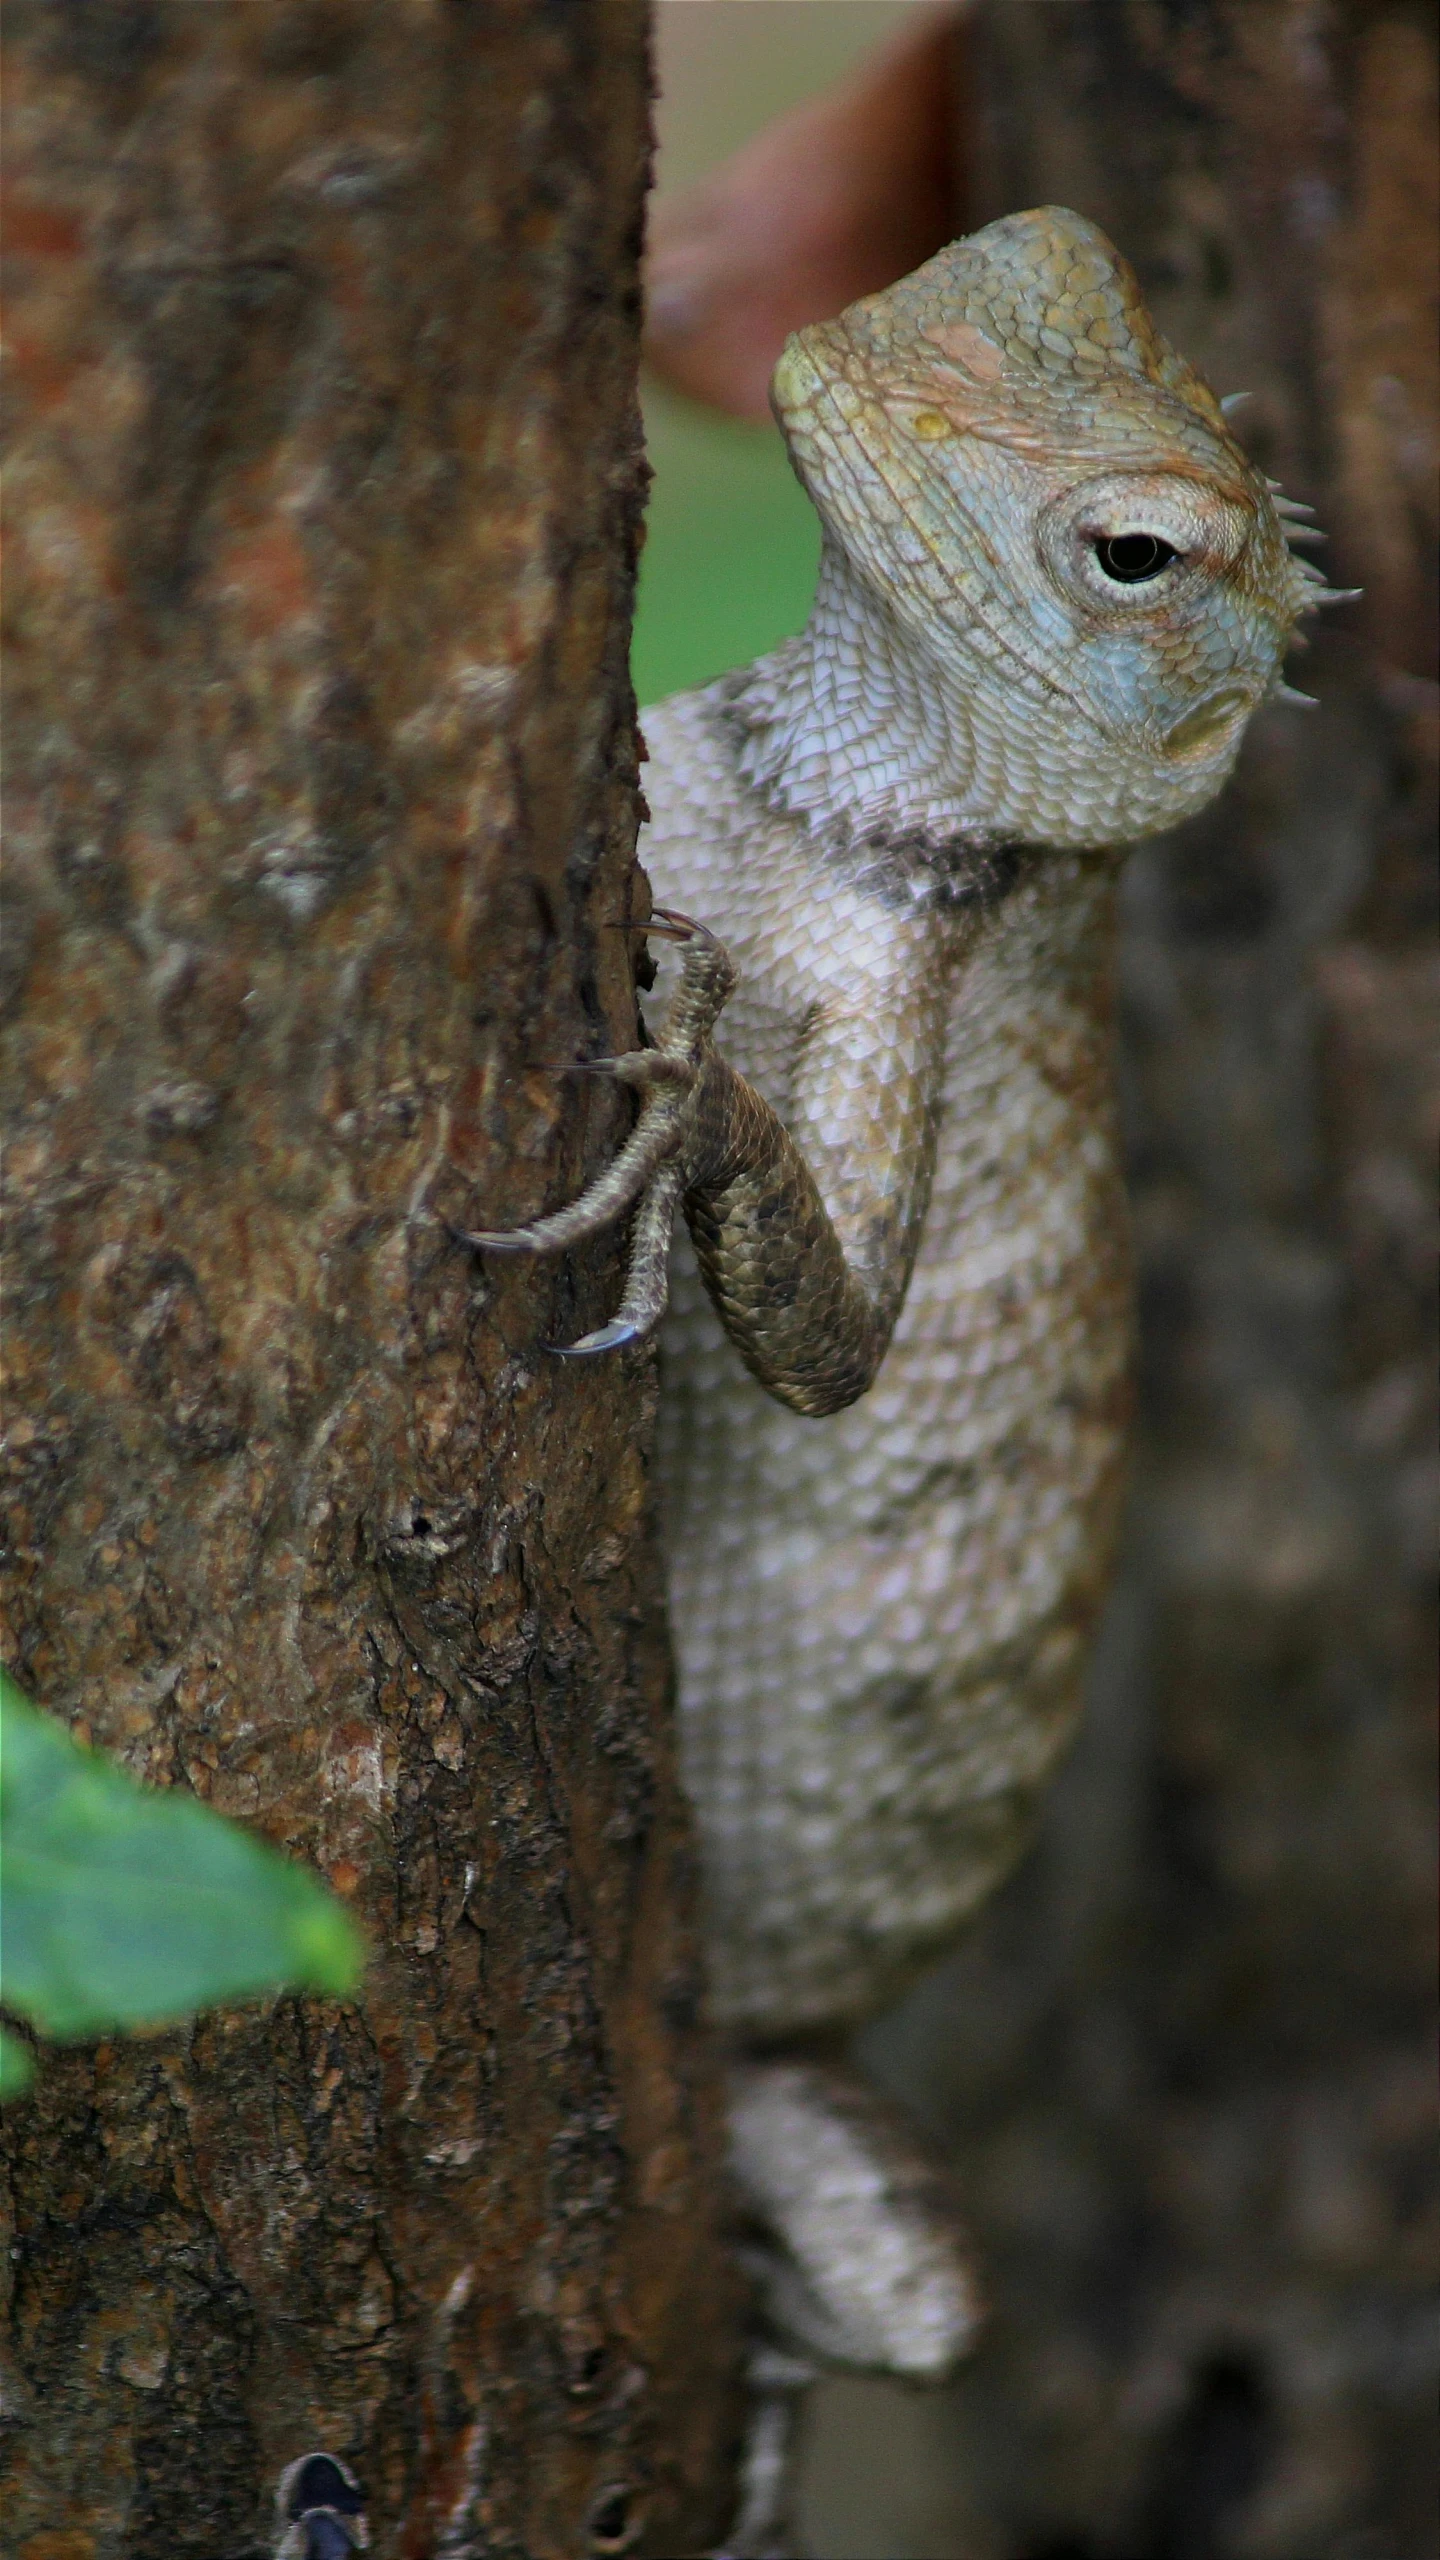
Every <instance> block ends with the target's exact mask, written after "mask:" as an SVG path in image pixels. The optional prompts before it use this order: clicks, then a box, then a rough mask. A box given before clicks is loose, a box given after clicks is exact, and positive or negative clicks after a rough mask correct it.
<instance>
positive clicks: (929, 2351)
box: [729, 2061, 981, 2382]
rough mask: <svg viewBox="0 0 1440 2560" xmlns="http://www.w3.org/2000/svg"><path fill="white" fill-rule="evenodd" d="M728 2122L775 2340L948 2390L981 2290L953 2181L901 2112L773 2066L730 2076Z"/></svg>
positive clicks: (781, 2064) (826, 2075)
mask: <svg viewBox="0 0 1440 2560" xmlns="http://www.w3.org/2000/svg"><path fill="white" fill-rule="evenodd" d="M729 2114H730V2142H731V2151H732V2157H733V2160H734V2166H735V2171H736V2175H737V2177H738V2179H739V2183H740V2186H741V2189H742V2191H743V2192H744V2194H745V2196H746V2199H747V2201H748V2203H749V2205H750V2208H751V2211H752V2213H753V2215H754V2217H755V2221H756V2223H757V2225H758V2228H759V2234H760V2237H759V2241H758V2245H757V2246H756V2247H755V2249H754V2250H753V2253H751V2254H752V2266H753V2271H754V2273H755V2274H756V2276H757V2277H758V2280H759V2284H760V2289H761V2302H762V2307H763V2309H764V2312H765V2316H766V2321H767V2324H768V2326H769V2328H770V2330H771V2333H772V2334H773V2335H774V2336H775V2337H776V2338H777V2339H778V2340H779V2341H780V2342H781V2343H782V2344H783V2345H784V2346H785V2347H786V2348H788V2349H791V2350H792V2351H795V2352H798V2353H799V2354H801V2355H809V2356H814V2357H817V2358H818V2359H819V2360H820V2362H821V2363H823V2364H826V2365H829V2366H832V2367H834V2366H840V2367H842V2368H848V2369H849V2370H850V2371H851V2372H861V2373H888V2374H893V2375H895V2376H896V2377H897V2378H898V2379H901V2380H904V2381H908V2382H944V2381H946V2380H947V2379H948V2377H949V2376H950V2374H951V2373H953V2371H954V2370H955V2367H956V2365H957V2364H958V2363H959V2361H960V2359H961V2358H962V2356H964V2355H965V2354H967V2353H968V2351H969V2349H970V2348H971V2347H972V2346H973V2344H974V2342H975V2338H976V2335H977V2332H978V2330H979V2326H980V2320H981V2303H980V2293H979V2287H978V2285H977V2283H976V2279H975V2274H974V2268H973V2264H972V2260H971V2252H970V2245H969V2242H968V2240H967V2238H966V2235H965V2231H964V2226H963V2224H962V2222H961V2219H960V2214H959V2210H958V2205H957V2200H956V2198H955V2196H954V2195H953V2193H952V2192H951V2188H950V2182H949V2180H948V2179H947V2177H946V2175H945V2172H944V2171H943V2169H942V2168H941V2167H940V2166H939V2165H938V2163H937V2162H935V2161H934V2160H932V2159H931V2158H930V2157H929V2155H928V2154H927V2152H926V2151H925V2150H924V2148H923V2146H922V2145H921V2144H920V2143H919V2142H918V2141H917V2139H916V2137H915V2135H914V2134H913V2133H912V2132H911V2131H910V2129H909V2127H908V2126H907V2125H906V2124H905V2123H904V2122H903V2121H902V2119H901V2118H900V2116H899V2115H898V2114H897V2113H896V2111H895V2110H894V2109H893V2108H892V2107H890V2106H889V2105H888V2104H887V2103H886V2101H885V2100H884V2099H883V2098H882V2097H881V2096H880V2095H879V2093H878V2092H877V2091H875V2090H872V2089H870V2088H868V2087H867V2086H866V2085H865V2083H864V2082H863V2081H862V2080H860V2079H859V2078H857V2077H855V2076H854V2075H852V2074H851V2073H850V2072H848V2071H845V2070H843V2069H842V2068H840V2067H838V2066H828V2065H821V2064H818V2063H810V2062H788V2061H767V2062H750V2063H744V2064H741V2065H738V2066H737V2067H736V2068H735V2069H734V2070H732V2072H731V2074H730V2104H729Z"/></svg>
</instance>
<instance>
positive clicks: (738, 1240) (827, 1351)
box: [453, 910, 940, 1415]
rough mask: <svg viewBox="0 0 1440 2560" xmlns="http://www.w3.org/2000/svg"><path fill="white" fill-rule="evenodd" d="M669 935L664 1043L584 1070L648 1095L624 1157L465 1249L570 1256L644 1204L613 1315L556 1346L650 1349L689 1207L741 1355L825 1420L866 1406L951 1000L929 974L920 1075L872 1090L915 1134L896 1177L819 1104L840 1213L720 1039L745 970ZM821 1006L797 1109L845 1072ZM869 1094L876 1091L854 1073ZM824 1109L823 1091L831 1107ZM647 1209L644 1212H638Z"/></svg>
mask: <svg viewBox="0 0 1440 2560" xmlns="http://www.w3.org/2000/svg"><path fill="white" fill-rule="evenodd" d="M658 930H659V932H660V933H661V934H662V935H663V936H664V937H665V938H666V939H669V940H672V941H676V942H679V943H680V944H681V946H682V950H683V961H682V968H681V978H680V985H679V989H678V991H677V993H676V996H675V999H674V1002H673V1004H672V1006H671V1008H670V1012H669V1015H668V1017H667V1020H666V1023H665V1028H664V1031H663V1034H662V1036H661V1038H660V1040H659V1042H658V1043H657V1045H656V1046H655V1047H654V1048H653V1049H639V1050H632V1051H629V1052H627V1053H626V1054H625V1055H624V1056H621V1057H618V1058H612V1059H602V1060H595V1061H593V1062H587V1064H586V1065H585V1066H583V1067H582V1068H580V1069H577V1070H576V1072H579V1073H587V1074H607V1075H611V1076H614V1077H616V1078H617V1079H618V1080H620V1081H622V1082H624V1083H628V1084H630V1085H632V1086H633V1087H634V1088H635V1089H636V1090H637V1091H638V1092H639V1094H640V1096H641V1105H640V1117H639V1120H638V1122H637V1125H636V1127H635V1129H634V1130H633V1131H632V1133H631V1135H630V1137H629V1138H628V1139H627V1141H626V1143H625V1145H624V1146H623V1147H622V1148H621V1150H620V1152H619V1154H618V1155H617V1156H616V1158H615V1160H614V1162H613V1164H611V1165H610V1166H608V1167H607V1169H606V1170H605V1172H604V1173H602V1174H601V1175H599V1176H598V1177H597V1179H596V1180H595V1181H594V1182H593V1183H591V1184H590V1185H589V1187H588V1189H587V1190H585V1191H584V1192H582V1193H581V1195H580V1197H579V1198H578V1199H577V1200H575V1201H573V1202H572V1203H571V1204H570V1205H569V1206H568V1207H567V1208H564V1209H560V1210H557V1211H555V1212H554V1213H553V1215H550V1216H547V1217H543V1218H537V1219H534V1220H532V1221H531V1222H530V1223H529V1224H528V1225H526V1226H523V1227H516V1228H511V1229H506V1230H500V1231H495V1230H474V1231H470V1230H463V1229H455V1230H453V1232H454V1233H455V1235H456V1237H457V1240H458V1241H461V1242H464V1243H467V1244H472V1245H476V1246H478V1247H480V1248H481V1249H482V1250H484V1251H487V1252H493V1253H530V1254H544V1253H562V1252H565V1251H566V1250H568V1249H569V1248H570V1247H571V1246H573V1245H575V1244H578V1243H580V1242H582V1241H583V1240H584V1239H586V1238H587V1237H590V1236H593V1235H599V1234H602V1233H604V1232H605V1230H606V1229H607V1228H609V1227H611V1226H613V1225H614V1224H615V1222H616V1221H617V1220H618V1219H619V1218H621V1217H623V1216H625V1215H626V1214H627V1213H628V1212H629V1211H631V1210H632V1209H633V1210H634V1211H635V1218H634V1225H633V1228H632V1233H631V1242H630V1257H629V1268H628V1274H627V1279H626V1285H625V1291H624V1295H623V1297H622V1299H621V1303H620V1306H619V1308H618V1309H617V1311H616V1313H615V1315H614V1316H613V1317H612V1318H611V1320H610V1322H609V1323H608V1324H606V1325H603V1326H601V1327H600V1328H599V1329H598V1330H597V1331H596V1332H594V1333H590V1334H585V1335H583V1336H582V1337H581V1339H580V1340H579V1341H578V1342H573V1343H569V1344H564V1345H557V1346H555V1347H556V1349H557V1350H559V1351H560V1353H561V1355H562V1356H563V1357H566V1358H583V1357H588V1356H590V1355H593V1354H594V1353H597V1352H604V1351H611V1350H614V1349H617V1348H619V1347H620V1346H621V1345H623V1344H625V1343H630V1342H635V1341H638V1340H640V1339H642V1338H643V1337H644V1336H645V1335H646V1334H648V1333H649V1332H651V1331H652V1330H653V1328H654V1326H655V1325H656V1324H657V1323H658V1322H659V1320H660V1318H661V1316H662V1315H663V1313H664V1311H665V1304H666V1267H667V1258H668V1252H669V1243H670V1233H671V1228H672V1226H673V1223H674V1219H675V1214H676V1211H677V1209H679V1208H681V1207H682V1206H683V1209H684V1213H685V1217H686V1221H687V1224H688V1226H689V1228H690V1233H691V1236H692V1239H693V1241H694V1244H695V1249H696V1256H697V1259H698V1261H699V1265H700V1270H701V1273H702V1276H703V1278H704V1281H705V1285H706V1288H707V1290H708V1291H709V1294H710V1297H711V1300H712V1302H713V1304H714V1306H715V1309H716V1312H717V1314H718V1315H719V1317H720V1320H721V1322H722V1324H723V1325H724V1327H725V1330H726V1332H727V1333H728V1335H729V1337H730V1339H731V1341H732V1342H733V1343H734V1345H735V1348H736V1350H737V1351H738V1352H739V1354H740V1357H741V1359H742V1360H743V1361H744V1363H745V1365H746V1367H747V1368H748V1369H749V1370H750V1371H751V1372H752V1374H753V1375H754V1376H755V1377H756V1378H758V1379H759V1381H760V1383H761V1385H762V1386H764V1387H765V1388H766V1389H767V1390H768V1391H769V1393H770V1394H772V1395H773V1396H775V1397H777V1398H778V1400H779V1401H780V1402H781V1403H784V1404H788V1405H790V1406H791V1407H792V1408H793V1409H794V1410H795V1411H796V1412H799V1413H807V1414H817V1415H819V1414H828V1413H836V1412H839V1411H840V1410H841V1409H842V1407H844V1406H845V1405H848V1404H853V1402H854V1401H855V1398H856V1397H857V1396H859V1395H862V1394H863V1393H864V1391H865V1389H866V1388H867V1387H868V1386H869V1385H870V1383H871V1381H872V1380H873V1378H874V1376H875V1373H876V1370H877V1369H878V1367H879V1365H880V1361H881V1359H882V1358H883V1356H884V1352H885V1349H886V1346H887V1344H888V1343H889V1340H890V1336H891V1333H892V1331H893V1329H894V1323H895V1318H896V1316H897V1314H898V1312H899V1308H900V1304H901V1300H902V1298H903V1295H904V1288H905V1282H906V1280H907V1279H908V1277H909V1272H910V1267H911V1264H912V1263H913V1260H914V1256H915V1250H916V1246H917V1245H918V1242H919V1235H920V1227H921V1222H922V1220H923V1216H924V1209H925V1203H926V1200H927V1198H928V1192H929V1176H930V1166H931V1162H932V1158H933V1122H934V1107H935V1095H936V1092H937V1091H938V1085H939V1077H940V1038H939V1027H938V1026H939V1020H940V1015H939V1006H938V1003H936V1002H933V1001H932V1000H931V989H930V987H929V984H928V980H929V978H933V977H934V975H935V972H934V971H933V970H932V971H930V972H928V973H922V975H925V976H926V979H927V983H926V984H925V985H922V987H921V988H920V989H919V990H918V992H917V991H916V990H915V989H913V988H909V987H907V991H906V992H907V997H908V1001H909V1005H910V1008H911V1010H912V1012H915V1013H916V1015H917V1018H918V1019H919V1020H921V1021H922V1022H924V1021H927V1020H929V1019H930V1018H931V1017H932V1016H933V1018H934V1024H935V1029H934V1034H933V1036H932V1037H931V1038H930V1039H929V1041H928V1043H927V1042H924V1041H922V1042H921V1044H920V1046H921V1052H922V1058H921V1070H920V1073H919V1074H918V1075H916V1074H914V1073H912V1074H911V1076H910V1077H909V1078H908V1080H907V1078H906V1077H905V1076H904V1075H899V1074H897V1075H895V1076H893V1077H890V1078H889V1079H887V1080H885V1090H884V1092H883V1095H882V1094H880V1093H878V1092H877V1093H875V1094H872V1095H870V1096H869V1097H868V1102H869V1105H870V1108H869V1112H868V1121H867V1125H868V1124H869V1123H873V1122H874V1120H875V1119H876V1118H877V1117H881V1118H883V1119H885V1120H886V1121H887V1122H888V1121H892V1120H893V1121H894V1122H895V1123H896V1124H897V1126H898V1127H899V1128H900V1129H902V1130H903V1131H904V1132H905V1138H904V1142H903V1143H902V1144H900V1145H898V1146H897V1145H895V1144H893V1143H891V1144H887V1146H886V1148H885V1149H884V1151H883V1162H884V1167H885V1174H884V1179H883V1181H881V1182H880V1183H878V1184H876V1185H874V1186H873V1187H872V1188H870V1189H867V1188H866V1187H865V1181H864V1173H863V1169H862V1171H861V1174H860V1176H859V1177H858V1179H859V1186H860V1187H859V1196H858V1197H851V1196H850V1195H852V1194H855V1193H856V1189H857V1174H856V1169H855V1166H854V1165H853V1163H851V1162H850V1161H849V1159H848V1157H847V1153H846V1145H845V1139H846V1131H845V1128H844V1126H843V1125H841V1126H838V1127H837V1126H836V1125H835V1123H834V1119H833V1115H829V1116H827V1115H826V1114H825V1112H824V1111H823V1110H820V1109H818V1108H815V1107H814V1105H813V1104H812V1109H813V1116H814V1117H815V1119H816V1121H817V1123H818V1127H819V1129H820V1131H821V1132H823V1136H822V1139H821V1144H822V1146H823V1147H824V1148H825V1149H827V1150H828V1152H829V1154H831V1155H832V1156H833V1157H834V1159H835V1163H834V1166H833V1182H832V1190H833V1199H834V1205H833V1208H832V1206H831V1205H830V1204H828V1203H827V1200H826V1197H825V1195H824V1194H823V1193H822V1190H821V1187H820V1184H819V1182H818V1181H817V1179H816V1177H815V1175H814V1173H813V1172H812V1171H811V1168H810V1165H809V1163H808V1162H807V1160H806V1157H805V1155H804V1154H803V1153H802V1151H801V1148H800V1146H799V1145H798V1144H797V1143H796V1140H795V1138H794V1137H792V1135H791V1134H790V1131H789V1130H788V1129H787V1128H786V1126H785V1124H784V1122H783V1121H782V1120H781V1119H780V1118H779V1116H778V1114H777V1113H776V1112H775V1111H774V1110H772V1108H771V1106H770V1104H769V1103H768V1102H766V1101H765V1100H764V1099H763V1097H762V1096H761V1095H760V1094H759V1093H757V1091H756V1090H755V1088H754V1086H753V1085H751V1084H749V1083H747V1082H746V1080H745V1078H744V1077H743V1076H741V1075H738V1074H737V1073H736V1071H735V1069H734V1068H733V1067H731V1066H730V1065H729V1063H728V1062H727V1061H726V1059H725V1058H723V1057H722V1056H721V1055H720V1054H719V1052H718V1051H717V1050H716V1048H715V1047H714V1044H713V1041H712V1039H711V1032H712V1029H713V1026H714V1024H715V1022H716V1021H717V1019H718V1017H719V1014H720V1012H721V1009H722V1008H723V1006H724V1004H725V1002H726V999H727V998H728V996H729V995H730V993H731V992H732V990H733V988H734V985H735V982H736V979H735V970H734V967H733V965H732V963H731V961H730V958H729V955H728V953H727V952H726V950H725V947H724V945H723V944H722V943H721V942H719V941H718V940H717V938H716V937H715V935H714V934H712V933H710V932H709V931H708V929H707V928H706V927H705V926H703V925H697V924H694V923H692V922H691V921H690V919H689V918H688V917H683V916H676V915H673V914H671V913H670V912H669V911H668V910H661V911H660V912H659V918H658ZM834 1027H835V1026H834V1023H833V1021H832V1020H831V1019H830V1018H829V1017H828V1016H827V1015H826V1014H825V1011H824V1008H817V1009H816V1019H815V1021H814V1022H812V1023H811V1024H810V1025H809V1026H808V1029H805V1030H802V1031H801V1033H800V1034H799V1036H798V1040H797V1046H798V1048H799V1050H800V1052H801V1072H800V1076H799V1078H798V1079H797V1084H798V1089H799V1094H800V1110H801V1113H802V1114H803V1113H804V1112H805V1107H806V1088H807V1085H808V1086H809V1087H812V1088H813V1087H823V1085H824V1083H825V1082H826V1079H827V1077H828V1075H829V1074H830V1072H831V1067H830V1061H829V1050H830V1048H831V1046H833V1045H834V1042H833V1040H832V1039H827V1036H826V1035H827V1032H829V1033H833V1031H834ZM851 1088H852V1091H853V1092H854V1094H855V1096H856V1098H857V1099H863V1098H865V1097H864V1096H863V1090H862V1087H861V1086H860V1085H859V1084H857V1083H856V1082H855V1080H854V1079H853V1078H852V1079H851ZM816 1099H817V1100H818V1096H817V1097H816ZM637 1204H638V1206H637Z"/></svg>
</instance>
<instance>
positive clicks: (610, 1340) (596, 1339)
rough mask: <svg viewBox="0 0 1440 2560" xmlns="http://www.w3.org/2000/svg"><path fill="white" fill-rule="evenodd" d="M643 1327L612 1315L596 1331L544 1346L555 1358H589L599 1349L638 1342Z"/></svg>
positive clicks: (626, 1318)
mask: <svg viewBox="0 0 1440 2560" xmlns="http://www.w3.org/2000/svg"><path fill="white" fill-rule="evenodd" d="M643 1331H644V1328H643V1327H642V1326H640V1325H638V1324H634V1323H632V1322H631V1321H630V1319H629V1318H628V1317H626V1316H612V1317H611V1319H610V1322H609V1323H608V1324H602V1325H601V1327H600V1329H599V1331H598V1332H597V1333H582V1334H581V1336H580V1339H579V1341H578V1342H547V1343H546V1345H545V1348H546V1350H547V1351H548V1352H550V1353H551V1354H552V1356H553V1357H554V1358H555V1359H556V1360H590V1359H593V1358H594V1356H595V1354H596V1353H597V1352H600V1351H620V1350H622V1349H623V1348H624V1346H625V1344H626V1343H627V1342H639V1341H640V1340H641V1338H642V1334H643Z"/></svg>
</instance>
